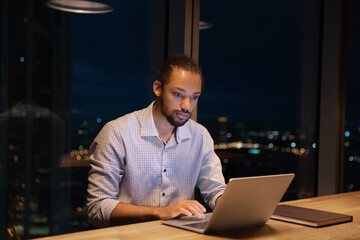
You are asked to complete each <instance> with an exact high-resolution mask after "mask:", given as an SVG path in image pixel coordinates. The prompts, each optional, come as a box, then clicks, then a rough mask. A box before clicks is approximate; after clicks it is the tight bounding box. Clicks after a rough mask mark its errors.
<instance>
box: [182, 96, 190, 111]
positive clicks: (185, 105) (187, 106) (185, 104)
mask: <svg viewBox="0 0 360 240" xmlns="http://www.w3.org/2000/svg"><path fill="white" fill-rule="evenodd" d="M190 106H191V103H190V98H189V97H186V98H184V99H183V101H182V102H181V110H183V111H184V112H189V111H190Z"/></svg>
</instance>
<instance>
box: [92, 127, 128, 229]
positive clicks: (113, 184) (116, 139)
mask: <svg viewBox="0 0 360 240" xmlns="http://www.w3.org/2000/svg"><path fill="white" fill-rule="evenodd" d="M90 151H91V155H90V166H91V169H90V171H89V179H88V180H89V183H88V198H87V213H88V221H89V223H90V224H92V225H94V226H96V227H106V226H109V221H110V216H111V213H112V211H113V210H114V208H115V207H116V205H117V204H118V203H119V201H118V194H119V185H120V182H121V179H122V176H123V173H124V152H125V151H124V144H123V142H122V139H121V136H118V135H117V134H116V133H115V131H114V127H113V126H112V125H111V123H108V124H106V125H105V126H104V128H103V129H102V130H101V131H100V133H99V134H98V136H97V137H96V138H95V140H94V142H93V143H92V145H91V147H90Z"/></svg>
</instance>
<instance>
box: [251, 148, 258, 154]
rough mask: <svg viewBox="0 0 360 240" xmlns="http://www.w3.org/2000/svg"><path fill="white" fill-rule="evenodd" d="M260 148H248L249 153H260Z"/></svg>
mask: <svg viewBox="0 0 360 240" xmlns="http://www.w3.org/2000/svg"><path fill="white" fill-rule="evenodd" d="M260 152H261V151H260V149H249V153H250V154H260Z"/></svg>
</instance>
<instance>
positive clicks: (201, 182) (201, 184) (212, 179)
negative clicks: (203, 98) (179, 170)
mask: <svg viewBox="0 0 360 240" xmlns="http://www.w3.org/2000/svg"><path fill="white" fill-rule="evenodd" d="M203 144H204V146H203V159H202V166H201V169H200V173H199V177H198V181H197V184H196V185H197V187H198V188H199V189H200V192H201V195H202V197H203V198H204V201H205V203H206V204H207V205H208V206H209V207H210V208H211V209H214V208H215V203H216V200H217V198H218V197H220V196H221V195H222V194H223V192H224V190H225V187H226V185H225V180H224V176H223V174H222V167H221V162H220V159H219V157H218V156H217V155H216V153H215V152H214V142H213V140H212V138H211V136H210V134H209V133H208V132H207V131H206V133H205V134H204V141H203Z"/></svg>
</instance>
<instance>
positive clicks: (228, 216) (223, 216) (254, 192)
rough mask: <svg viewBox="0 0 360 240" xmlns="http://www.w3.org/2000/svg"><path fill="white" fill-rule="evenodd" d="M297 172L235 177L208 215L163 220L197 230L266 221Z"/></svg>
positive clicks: (221, 229) (217, 228)
mask: <svg viewBox="0 0 360 240" xmlns="http://www.w3.org/2000/svg"><path fill="white" fill-rule="evenodd" d="M294 176H295V175H294V174H293V173H290V174H278V175H268V176H257V177H242V178H232V179H230V181H229V182H228V184H227V186H226V189H225V191H224V193H223V195H222V197H221V200H220V202H219V203H218V204H217V206H216V208H215V209H214V211H213V212H212V213H209V214H206V215H205V216H206V218H205V219H201V218H197V217H182V218H178V219H171V220H164V221H162V223H163V224H166V225H170V226H173V227H179V228H183V229H187V230H191V231H194V232H198V233H209V232H218V231H224V230H230V229H235V228H241V227H249V226H256V225H262V224H265V223H266V222H267V221H268V220H269V219H270V217H271V215H272V214H273V212H274V210H275V208H276V207H277V205H278V203H279V202H280V200H281V198H282V197H283V195H284V193H285V191H286V190H287V188H288V187H289V185H290V183H291V181H292V179H293V178H294Z"/></svg>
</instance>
